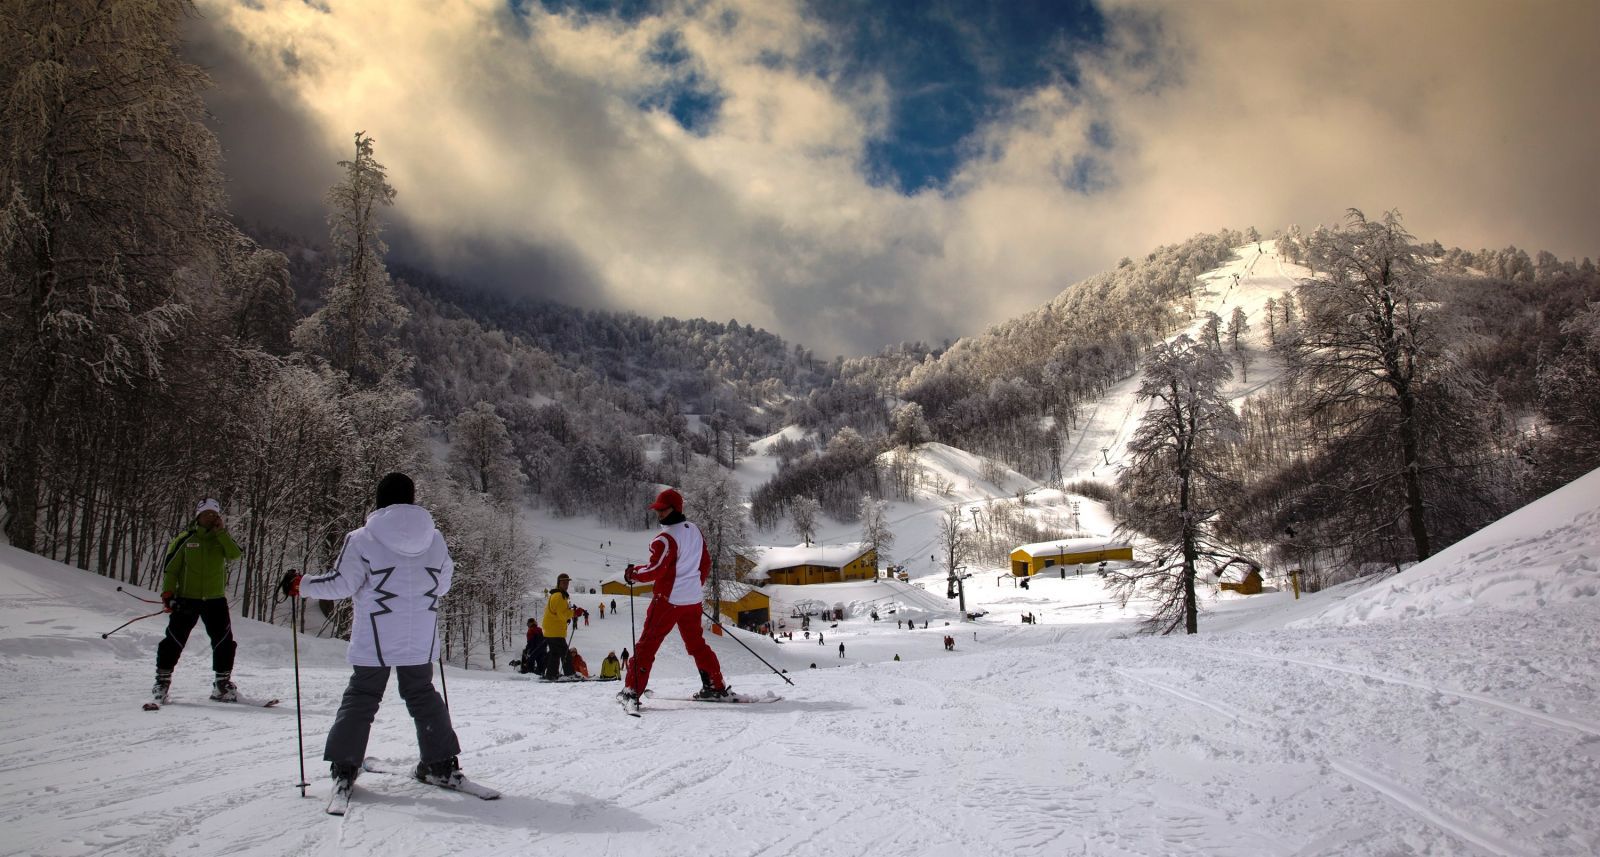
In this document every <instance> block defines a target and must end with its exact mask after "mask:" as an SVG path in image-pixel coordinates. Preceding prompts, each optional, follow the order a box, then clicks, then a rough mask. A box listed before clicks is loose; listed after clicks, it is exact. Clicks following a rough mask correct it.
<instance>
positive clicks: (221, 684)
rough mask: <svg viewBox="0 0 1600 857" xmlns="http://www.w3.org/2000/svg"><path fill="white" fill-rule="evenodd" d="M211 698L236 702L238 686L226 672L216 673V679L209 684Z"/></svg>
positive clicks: (237, 699)
mask: <svg viewBox="0 0 1600 857" xmlns="http://www.w3.org/2000/svg"><path fill="white" fill-rule="evenodd" d="M211 698H212V699H215V700H216V701H218V702H238V701H239V688H238V687H236V686H235V685H234V683H233V681H232V676H230V675H229V674H228V673H217V680H216V681H215V682H213V683H212V684H211Z"/></svg>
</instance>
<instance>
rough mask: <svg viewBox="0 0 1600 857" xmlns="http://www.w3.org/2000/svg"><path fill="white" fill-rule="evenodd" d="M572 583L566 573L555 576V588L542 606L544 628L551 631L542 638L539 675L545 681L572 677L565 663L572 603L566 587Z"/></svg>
mask: <svg viewBox="0 0 1600 857" xmlns="http://www.w3.org/2000/svg"><path fill="white" fill-rule="evenodd" d="M571 583H572V578H571V577H570V576H569V575H568V574H567V573H566V572H562V573H561V574H558V575H556V588H555V589H552V590H550V596H549V598H548V599H547V600H546V601H545V604H544V622H543V623H541V624H543V625H544V627H546V628H549V629H551V631H550V633H548V634H546V635H545V637H544V662H543V664H542V665H541V666H540V669H539V673H540V675H543V676H544V677H545V679H546V680H547V681H555V680H556V679H558V678H560V677H561V676H562V674H563V673H565V674H566V675H572V670H571V668H569V667H567V666H566V663H567V628H568V627H569V626H571V625H572V619H573V616H572V601H571V600H570V598H569V597H568V595H567V586H568V585H570V584H571Z"/></svg>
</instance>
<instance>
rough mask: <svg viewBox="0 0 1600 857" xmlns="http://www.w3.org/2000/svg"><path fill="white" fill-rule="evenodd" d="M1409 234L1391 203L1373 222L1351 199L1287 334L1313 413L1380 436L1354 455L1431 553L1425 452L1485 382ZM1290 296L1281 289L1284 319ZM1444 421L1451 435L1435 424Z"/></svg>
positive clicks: (1474, 406)
mask: <svg viewBox="0 0 1600 857" xmlns="http://www.w3.org/2000/svg"><path fill="white" fill-rule="evenodd" d="M1411 242H1412V238H1411V235H1410V234H1409V233H1407V232H1406V231H1405V228H1404V227H1403V226H1402V225H1401V223H1400V217H1399V215H1398V214H1397V213H1395V212H1389V213H1387V214H1385V215H1384V216H1383V217H1382V218H1381V219H1380V220H1377V221H1369V220H1367V218H1366V217H1365V216H1364V215H1363V214H1362V213H1361V212H1359V211H1355V210H1351V212H1350V214H1349V217H1348V218H1347V221H1346V225H1345V228H1344V229H1341V230H1339V231H1338V232H1336V233H1331V234H1330V235H1329V236H1328V239H1327V241H1326V244H1325V253H1326V262H1325V264H1326V269H1327V272H1328V277H1327V279H1318V280H1315V281H1311V282H1308V283H1306V284H1305V285H1303V286H1302V287H1301V289H1300V303H1301V306H1302V308H1303V313H1302V318H1301V319H1300V324H1299V328H1298V329H1297V330H1296V331H1294V332H1292V333H1291V334H1290V337H1291V338H1290V339H1289V340H1288V341H1287V344H1288V347H1289V349H1290V350H1291V352H1292V355H1293V359H1292V361H1291V366H1290V368H1291V372H1292V377H1293V379H1294V381H1295V382H1296V383H1297V384H1299V385H1300V386H1301V387H1302V388H1303V389H1304V390H1305V391H1306V394H1307V396H1308V407H1309V409H1310V411H1311V413H1312V414H1314V415H1318V416H1323V417H1326V418H1330V419H1334V420H1337V422H1338V424H1339V425H1340V426H1341V433H1342V434H1343V435H1345V436H1346V437H1355V436H1364V437H1367V438H1370V439H1371V440H1372V442H1373V443H1375V444H1376V443H1383V444H1386V445H1387V446H1388V448H1389V454H1388V455H1383V456H1376V457H1373V456H1364V457H1363V460H1362V461H1361V462H1359V463H1360V464H1363V465H1366V466H1370V467H1371V468H1373V473H1372V476H1373V479H1372V480H1371V481H1369V482H1368V490H1369V492H1376V491H1377V488H1376V486H1377V485H1379V484H1382V483H1387V484H1393V483H1395V482H1398V483H1399V484H1400V486H1401V487H1402V491H1401V495H1402V499H1401V500H1400V503H1401V508H1400V509H1398V510H1396V511H1397V512H1398V513H1399V514H1398V516H1397V517H1401V518H1403V519H1404V520H1405V521H1406V527H1407V535H1408V536H1409V538H1410V541H1411V543H1412V546H1413V551H1412V556H1413V557H1414V558H1415V559H1419V560H1421V559H1426V558H1427V557H1429V556H1431V555H1432V554H1433V552H1434V545H1433V539H1432V536H1431V533H1430V526H1429V511H1428V509H1429V503H1430V498H1429V496H1428V492H1427V482H1428V471H1429V470H1431V469H1434V468H1436V467H1438V466H1441V465H1444V464H1445V462H1443V461H1438V460H1435V459H1433V457H1432V454H1431V453H1432V452H1433V450H1432V449H1430V447H1431V446H1433V445H1434V443H1435V441H1434V440H1433V439H1432V438H1435V437H1437V438H1439V441H1440V442H1444V443H1451V442H1454V440H1459V439H1460V438H1461V437H1462V436H1463V435H1464V434H1466V433H1467V430H1468V429H1470V427H1471V423H1472V422H1474V421H1476V419H1477V417H1476V416H1475V415H1474V412H1475V411H1478V410H1480V409H1482V408H1483V407H1484V405H1483V403H1482V401H1481V399H1482V397H1483V388H1482V385H1481V384H1479V383H1477V382H1476V381H1475V379H1474V378H1473V377H1472V373H1471V372H1470V371H1468V370H1467V369H1466V368H1465V366H1463V365H1462V364H1461V363H1460V360H1459V357H1458V355H1457V353H1456V352H1455V351H1454V350H1453V349H1452V346H1451V342H1452V340H1453V339H1455V337H1453V336H1450V335H1448V333H1449V331H1448V329H1447V327H1446V325H1447V324H1448V319H1447V318H1446V317H1445V316H1444V315H1443V314H1442V313H1441V312H1440V304H1439V302H1438V300H1437V297H1436V296H1435V295H1434V294H1432V293H1431V291H1432V287H1433V283H1432V281H1431V279H1430V273H1429V270H1428V268H1427V267H1426V265H1425V264H1424V263H1422V261H1421V260H1420V259H1419V256H1418V254H1417V252H1416V250H1415V248H1413V247H1412V243H1411ZM1287 305H1288V301H1287V298H1286V299H1285V301H1284V306H1285V319H1286V320H1287V319H1288V318H1289V317H1290V313H1289V310H1288V306H1287ZM1435 382H1437V383H1435ZM1425 399H1426V400H1425ZM1458 417H1459V419H1458ZM1450 423H1455V424H1456V425H1455V427H1454V428H1453V429H1451V430H1450V431H1449V434H1451V435H1454V438H1453V439H1452V438H1449V437H1444V436H1441V435H1437V434H1434V431H1435V429H1437V428H1438V427H1440V426H1441V425H1443V424H1450ZM1439 448H1441V449H1442V448H1443V447H1439ZM1353 463H1355V462H1353ZM1453 466H1454V467H1457V468H1460V467H1463V466H1466V462H1462V461H1456V462H1454V465H1453ZM1368 496H1375V494H1373V493H1369V495H1368ZM1364 500H1365V498H1364Z"/></svg>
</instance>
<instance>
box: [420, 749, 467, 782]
mask: <svg viewBox="0 0 1600 857" xmlns="http://www.w3.org/2000/svg"><path fill="white" fill-rule="evenodd" d="M417 779H418V780H419V781H421V782H424V783H427V784H428V785H430V786H442V787H444V788H447V789H454V788H459V787H460V786H461V781H462V780H465V779H466V775H465V774H463V773H461V763H460V762H459V761H457V760H456V757H455V756H451V757H450V758H448V759H444V760H441V761H438V762H422V763H420V764H418V765H417Z"/></svg>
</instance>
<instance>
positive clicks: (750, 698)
mask: <svg viewBox="0 0 1600 857" xmlns="http://www.w3.org/2000/svg"><path fill="white" fill-rule="evenodd" d="M644 695H645V696H648V697H650V698H651V699H652V700H660V701H662V702H704V703H710V704H712V705H750V704H754V703H760V702H779V701H781V700H782V699H783V697H781V696H778V695H777V694H775V693H773V692H772V691H770V690H769V691H767V692H766V693H764V694H761V695H759V696H758V695H755V694H749V693H731V694H729V695H727V696H724V697H717V698H711V699H699V698H696V697H693V696H657V695H656V693H655V691H653V690H647V691H645V692H644ZM618 700H619V701H620V702H622V710H623V711H624V712H626V713H628V714H632V715H633V716H634V717H638V716H639V714H638V713H637V712H638V711H639V709H640V708H641V707H642V706H641V704H640V702H639V701H634V700H626V699H622V698H621V697H620V696H619V697H618ZM630 702H631V703H632V706H633V707H632V709H631V710H630V709H629V704H630Z"/></svg>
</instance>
